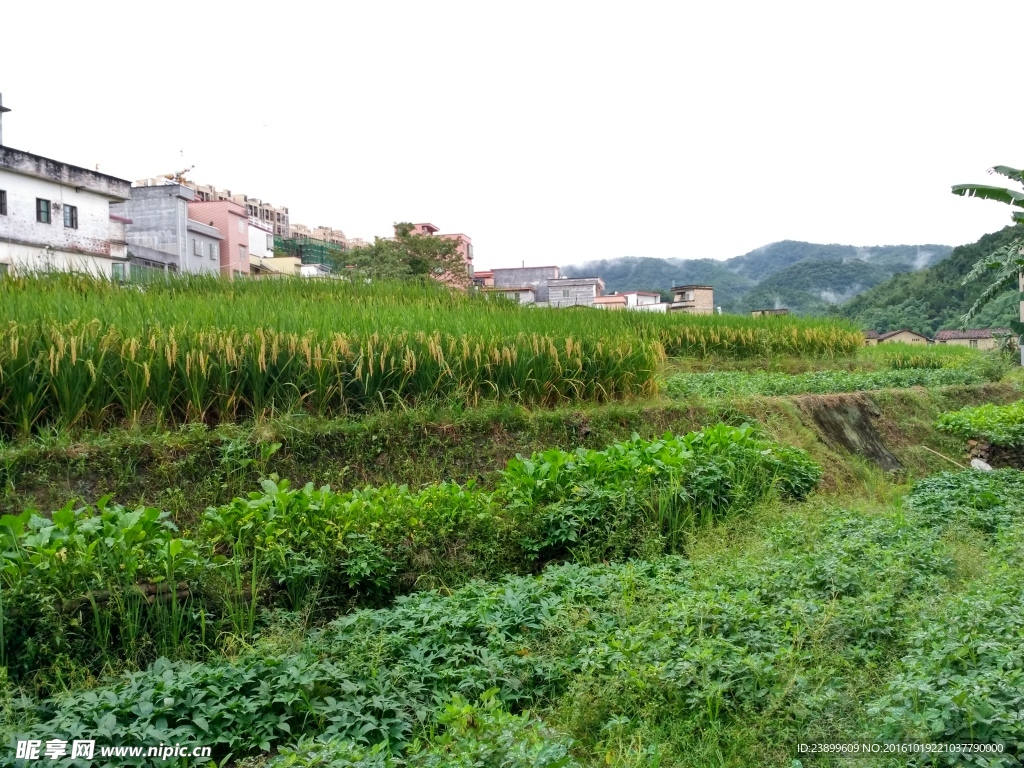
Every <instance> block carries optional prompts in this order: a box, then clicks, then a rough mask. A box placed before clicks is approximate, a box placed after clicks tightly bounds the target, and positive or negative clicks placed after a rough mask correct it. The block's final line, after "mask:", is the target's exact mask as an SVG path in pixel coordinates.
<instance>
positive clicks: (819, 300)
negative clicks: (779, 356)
mask: <svg viewBox="0 0 1024 768" xmlns="http://www.w3.org/2000/svg"><path fill="white" fill-rule="evenodd" d="M951 250H952V249H951V248H950V247H949V246H947V245H895V246H874V247H870V248H858V247H855V246H852V245H822V244H818V243H804V242H799V241H796V240H784V241H782V242H778V243H772V244H771V245H766V246H764V247H762V248H758V249H756V250H754V251H751V252H750V253H746V254H744V255H742V256H736V257H734V258H731V259H726V260H724V261H716V260H714V259H658V258H647V257H636V256H626V257H622V258H618V259H605V260H600V261H589V262H584V263H582V264H571V265H568V266H565V267H563V268H562V271H563V273H564V274H566V275H568V276H570V277H587V276H591V275H598V276H600V277H602V278H603V279H604V282H605V288H606V290H607V291H608V292H613V291H631V290H632V291H636V290H648V291H660V292H662V293H666V292H667V291H668V290H669V288H671V287H672V286H673V285H684V284H687V283H698V284H708V285H713V286H714V288H715V303H716V304H718V305H719V306H721V307H722V308H723V309H724V310H725V311H726V312H749V311H750V310H752V309H761V308H764V307H787V308H789V309H790V310H792V311H793V312H795V313H798V314H822V313H826V312H829V311H834V310H833V305H836V304H839V303H841V302H843V301H845V300H846V299H849V298H850V297H852V296H855V295H857V294H858V293H860V292H862V291H864V290H867V289H868V288H870V287H872V286H874V285H877V284H879V283H881V282H883V281H884V280H886V279H888V278H889V277H891V276H893V275H894V274H897V273H900V272H909V271H911V270H915V269H920V268H922V267H926V266H928V265H930V264H934V263H936V262H937V261H939V260H940V259H943V258H945V257H946V256H948V255H949V253H950V251H951Z"/></svg>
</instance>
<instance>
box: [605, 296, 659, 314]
mask: <svg viewBox="0 0 1024 768" xmlns="http://www.w3.org/2000/svg"><path fill="white" fill-rule="evenodd" d="M594 306H595V307H597V308H598V309H629V310H634V311H637V312H666V311H667V310H668V304H666V303H664V302H663V301H662V300H661V294H660V293H653V292H651V291H627V292H625V293H613V294H610V295H608V296H598V297H597V298H596V299H594Z"/></svg>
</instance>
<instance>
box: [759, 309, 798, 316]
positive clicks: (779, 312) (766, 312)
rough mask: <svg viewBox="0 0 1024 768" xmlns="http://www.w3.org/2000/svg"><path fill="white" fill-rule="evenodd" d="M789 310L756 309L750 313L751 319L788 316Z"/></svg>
mask: <svg viewBox="0 0 1024 768" xmlns="http://www.w3.org/2000/svg"><path fill="white" fill-rule="evenodd" d="M788 314H789V310H788V309H755V310H753V311H752V312H751V313H750V316H751V317H773V316H775V315H788Z"/></svg>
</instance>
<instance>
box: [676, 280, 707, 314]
mask: <svg viewBox="0 0 1024 768" xmlns="http://www.w3.org/2000/svg"><path fill="white" fill-rule="evenodd" d="M668 310H669V312H686V313H688V314H691V315H713V314H714V313H715V289H714V288H712V287H711V286H710V285H677V286H675V287H674V288H673V289H672V303H671V304H670V305H669V308H668Z"/></svg>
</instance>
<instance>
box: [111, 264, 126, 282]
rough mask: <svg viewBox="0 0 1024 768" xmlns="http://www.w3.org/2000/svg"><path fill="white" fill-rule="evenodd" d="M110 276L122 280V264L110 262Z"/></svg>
mask: <svg viewBox="0 0 1024 768" xmlns="http://www.w3.org/2000/svg"><path fill="white" fill-rule="evenodd" d="M110 276H111V277H112V278H114V279H115V280H124V264H112V265H111V267H110Z"/></svg>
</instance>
